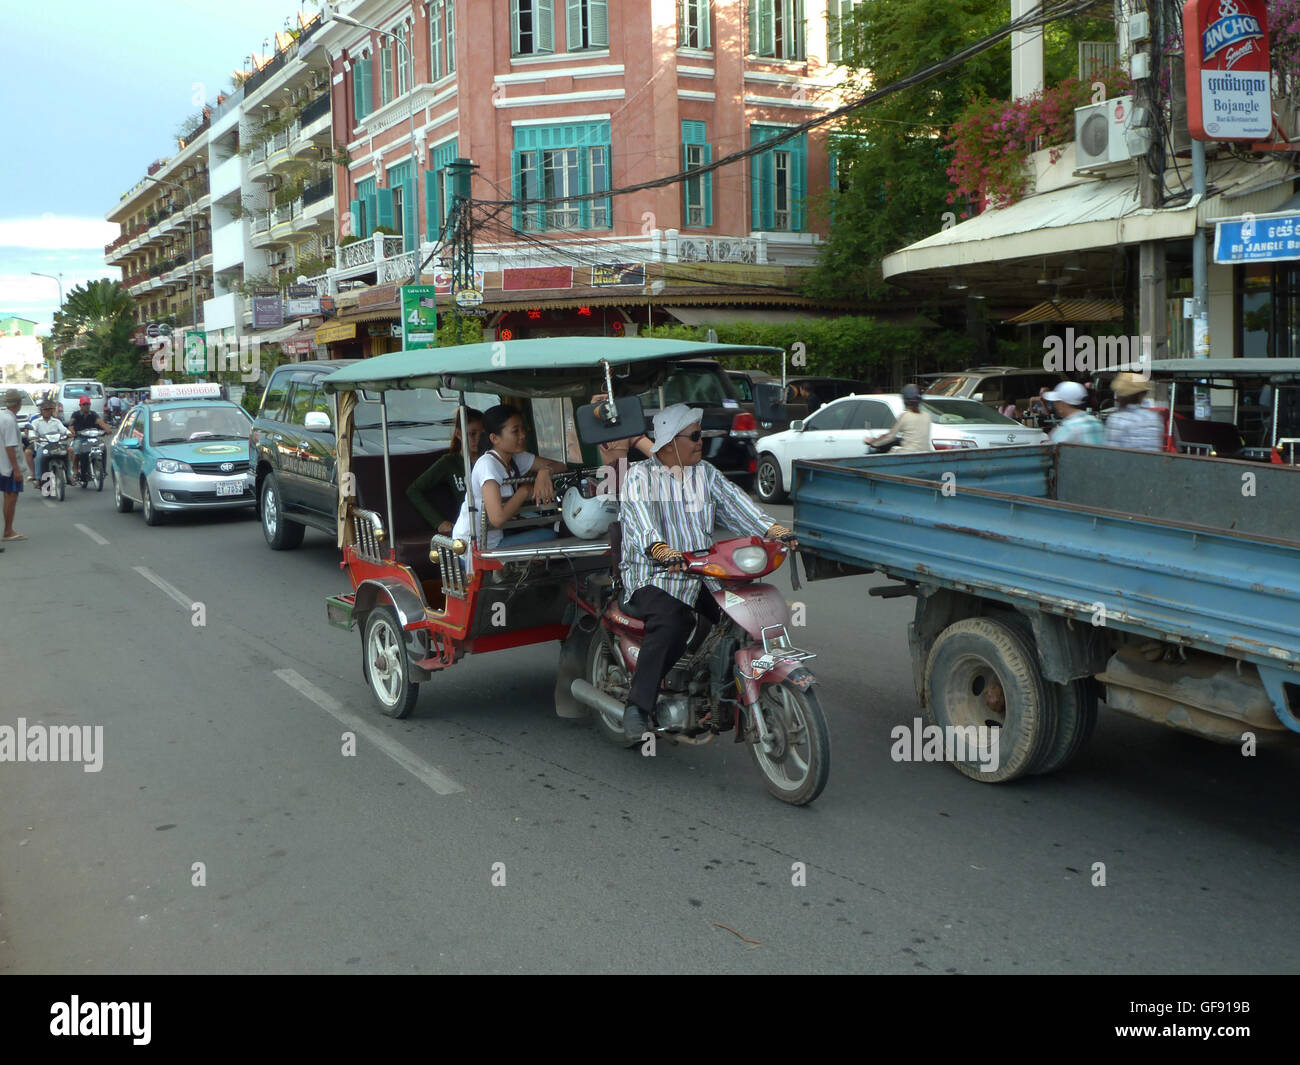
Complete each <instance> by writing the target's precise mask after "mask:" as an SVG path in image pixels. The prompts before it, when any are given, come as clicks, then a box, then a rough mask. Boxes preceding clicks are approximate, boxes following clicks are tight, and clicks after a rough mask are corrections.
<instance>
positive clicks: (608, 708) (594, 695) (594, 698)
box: [569, 677, 623, 725]
mask: <svg viewBox="0 0 1300 1065" xmlns="http://www.w3.org/2000/svg"><path fill="white" fill-rule="evenodd" d="M569 691H570V693H572V695H573V697H574V698H575V699H577V700H578V702H580V703H581V704H582V705H583V706H585V707H587V708H588V709H590V710H599V711H601V712H602V713H605V714H608V715H609V716H610V717H612V718H613V719H614V720H615V721H617V722H618V723H619V724H620V725H621V724H622V723H623V704H622V703H621V702H619V701H618V700H617V699H615V698H614V697H613V696H612V695H606V694H605V693H604V692H603V691H601V690H600V689H599V688H597V687H596V686H595V685H594V684H591V683H590V682H588V681H585V680H583V679H582V678H581V677H579V678H578V679H577V680H575V681H574V682H573V683H572V684H570V685H569Z"/></svg>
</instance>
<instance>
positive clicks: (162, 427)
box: [109, 399, 257, 525]
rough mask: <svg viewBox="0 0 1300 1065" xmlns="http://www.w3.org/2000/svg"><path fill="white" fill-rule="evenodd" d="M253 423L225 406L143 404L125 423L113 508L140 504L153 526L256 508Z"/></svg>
mask: <svg viewBox="0 0 1300 1065" xmlns="http://www.w3.org/2000/svg"><path fill="white" fill-rule="evenodd" d="M252 425H253V419H252V418H250V417H249V416H248V413H247V412H246V411H245V410H244V408H243V407H241V406H239V404H237V403H231V402H229V401H227V400H221V399H177V400H167V401H164V402H149V403H142V404H140V405H139V406H137V407H133V408H132V409H131V410H130V411H128V412H127V414H126V416H125V417H124V418H123V419H122V424H121V425H120V426H119V427H118V430H117V433H116V434H115V435H114V436H113V444H112V448H111V453H110V455H109V470H110V472H111V474H112V477H113V502H114V503H115V504H116V506H117V509H118V511H119V512H120V513H122V514H127V513H130V511H131V509H132V507H133V506H134V505H135V504H136V503H139V504H140V509H141V511H142V512H143V513H144V520H145V523H146V524H148V525H158V524H160V523H161V522H162V520H163V517H164V515H165V514H167V513H168V512H170V511H178V510H227V509H230V508H231V507H253V506H256V504H257V497H256V495H255V494H254V492H253V475H252V474H251V473H250V472H249V465H248V434H249V430H250V429H251V428H252Z"/></svg>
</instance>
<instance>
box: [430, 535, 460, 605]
mask: <svg viewBox="0 0 1300 1065" xmlns="http://www.w3.org/2000/svg"><path fill="white" fill-rule="evenodd" d="M455 544H456V541H455V540H453V539H452V538H451V537H450V536H443V535H442V534H441V533H439V534H438V535H436V536H434V538H433V539H432V540H430V541H429V560H430V561H431V562H432V561H433V560H434V559H435V558H436V559H437V562H438V570H439V572H440V573H441V575H442V590H443V592H444V594H446V595H449V596H452V597H453V598H456V599H464V598H465V571H464V570H463V569H461V568H460V558H459V556H457V554H456V550H455Z"/></svg>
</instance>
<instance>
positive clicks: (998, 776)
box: [925, 618, 1056, 784]
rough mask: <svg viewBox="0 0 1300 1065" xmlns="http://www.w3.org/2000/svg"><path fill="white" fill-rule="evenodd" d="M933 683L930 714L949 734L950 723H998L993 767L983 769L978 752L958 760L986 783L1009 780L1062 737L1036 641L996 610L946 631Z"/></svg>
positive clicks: (933, 665)
mask: <svg viewBox="0 0 1300 1065" xmlns="http://www.w3.org/2000/svg"><path fill="white" fill-rule="evenodd" d="M925 690H926V695H927V699H926V706H927V713H928V715H929V718H930V721H931V723H932V724H935V725H938V726H939V727H940V728H942V729H944V730H945V738H946V736H947V729H948V727H949V726H952V727H956V728H968V727H970V726H976V727H978V726H980V725H987V726H989V727H996V728H998V760H997V764H996V765H995V766H994V768H993V769H992V771H990V772H985V771H983V770H982V769H981V760H980V758H979V757H978V756H976V757H974V758H967V759H966V760H964V761H962V760H954V761H953V762H952V766H953V768H954V769H956V770H957V771H958V772H959V773H961V774H962V775H964V776H967V777H970V778H971V779H972V780H978V781H979V782H980V783H983V784H1001V783H1004V782H1006V781H1008V780H1015V779H1016V778H1017V777H1020V776H1023V775H1024V774H1026V773H1028V772H1030V771H1031V770H1032V769H1033V768H1035V767H1036V766H1037V764H1038V762H1039V760H1040V758H1041V757H1042V754H1043V751H1044V748H1045V747H1047V745H1049V744H1050V743H1052V742H1053V740H1054V738H1055V733H1056V714H1055V707H1054V705H1053V701H1052V700H1051V699H1050V697H1049V696H1048V694H1047V692H1046V691H1045V690H1044V683H1043V677H1042V673H1041V672H1040V671H1039V668H1038V659H1037V656H1036V655H1035V654H1034V650H1033V645H1032V644H1027V643H1026V642H1025V640H1024V639H1023V638H1022V637H1021V636H1020V634H1019V633H1018V632H1017V631H1016V630H1015V628H1014V627H1013V626H1011V625H1007V624H1004V623H1003V622H1001V621H997V620H994V619H993V618H965V619H964V620H962V621H958V622H956V623H955V624H952V625H949V626H948V627H947V628H946V629H944V630H943V632H941V633H940V634H939V637H938V639H936V640H935V641H934V646H933V647H932V648H931V649H930V655H929V658H928V659H927V661H926V665H925Z"/></svg>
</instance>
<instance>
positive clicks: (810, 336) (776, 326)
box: [643, 315, 976, 386]
mask: <svg viewBox="0 0 1300 1065" xmlns="http://www.w3.org/2000/svg"><path fill="white" fill-rule="evenodd" d="M712 328H713V330H714V332H715V333H716V334H717V337H718V342H719V343H722V344H756V345H763V346H767V347H774V348H784V349H785V350H786V352H787V353H788V354H789V356H790V357H789V358H788V359H787V361H786V373H787V374H789V375H791V376H815V377H853V378H857V379H859V380H863V381H868V382H870V383H872V384H877V385H881V386H886V385H890V384H898V383H901V381H902V380H904V379H905V378H908V377H910V376H911V375H913V374H916V373H928V372H931V371H934V370H950V369H962V368H964V367H966V366H970V365H971V364H972V363H973V362H974V361H975V352H976V349H975V344H974V342H973V341H971V340H970V339H969V338H968V337H967V336H965V335H964V334H960V333H951V332H946V331H944V330H940V329H918V328H916V327H914V326H901V325H894V324H892V323H889V322H881V321H877V320H876V319H874V318H868V317H862V316H856V315H841V316H838V317H835V318H805V319H799V320H797V321H790V322H775V323H766V322H723V323H720V324H718V325H715V326H713V327H712ZM643 335H647V336H654V337H662V338H664V339H667V340H698V341H703V340H706V339H707V337H708V327H706V326H688V325H671V326H655V327H654V328H653V329H650V330H649V331H648V332H646V333H645V334H643ZM799 344H802V345H803V347H802V349H800V348H797V347H796V345H799ZM800 351H802V353H803V356H804V358H805V360H806V361H805V364H804V365H803V366H796V365H795V363H794V356H795V355H796V354H797V353H798V352H800ZM728 365H729V366H732V367H734V368H735V369H752V370H764V371H766V372H767V373H771V374H775V375H779V374H780V372H781V358H780V356H779V355H774V356H770V357H768V356H754V357H742V358H738V359H734V360H728Z"/></svg>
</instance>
